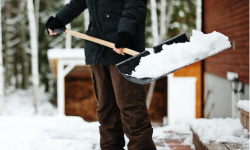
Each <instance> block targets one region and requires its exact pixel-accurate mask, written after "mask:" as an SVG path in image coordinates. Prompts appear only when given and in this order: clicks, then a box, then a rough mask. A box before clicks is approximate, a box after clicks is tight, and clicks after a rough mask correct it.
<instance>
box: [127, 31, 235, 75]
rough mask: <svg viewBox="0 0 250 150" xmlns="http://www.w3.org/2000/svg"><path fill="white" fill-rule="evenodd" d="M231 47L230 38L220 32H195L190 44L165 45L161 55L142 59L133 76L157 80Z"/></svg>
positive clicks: (152, 55)
mask: <svg viewBox="0 0 250 150" xmlns="http://www.w3.org/2000/svg"><path fill="white" fill-rule="evenodd" d="M230 47H231V44H230V41H229V39H228V37H227V36H225V35H223V34H221V33H219V32H216V31H214V32H212V33H209V34H204V33H202V32H200V31H196V30H193V31H192V36H191V37H190V42H185V43H174V44H171V45H163V46H162V51H161V52H160V53H156V54H155V53H151V54H150V55H148V56H146V57H142V58H141V61H140V64H139V65H138V66H137V67H136V68H135V71H133V72H132V74H131V76H133V77H136V78H145V77H150V78H157V77H160V76H162V75H164V74H166V73H169V72H171V71H173V70H176V69H178V68H181V67H184V66H187V65H189V64H192V63H194V62H196V61H199V60H202V59H205V58H207V57H209V56H212V55H214V54H217V53H219V52H221V51H223V50H225V49H228V48H230Z"/></svg>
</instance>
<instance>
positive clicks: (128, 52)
mask: <svg viewBox="0 0 250 150" xmlns="http://www.w3.org/2000/svg"><path fill="white" fill-rule="evenodd" d="M65 33H67V34H70V35H72V36H76V37H79V38H82V39H84V40H88V41H91V42H95V43H97V44H100V45H104V46H107V47H109V48H112V49H113V48H115V44H114V43H111V42H108V41H105V40H102V39H98V38H95V37H92V36H89V35H86V34H83V33H79V32H76V31H72V30H69V29H66V30H65ZM123 52H124V53H126V54H129V55H132V56H135V55H137V54H139V52H137V51H134V50H132V49H128V48H123Z"/></svg>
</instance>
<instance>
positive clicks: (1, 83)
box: [0, 1, 4, 115]
mask: <svg viewBox="0 0 250 150" xmlns="http://www.w3.org/2000/svg"><path fill="white" fill-rule="evenodd" d="M1 12H2V1H0V115H1V113H2V112H3V109H4V92H3V87H4V80H3V76H4V74H3V59H2V58H3V56H2V50H3V45H2V13H1Z"/></svg>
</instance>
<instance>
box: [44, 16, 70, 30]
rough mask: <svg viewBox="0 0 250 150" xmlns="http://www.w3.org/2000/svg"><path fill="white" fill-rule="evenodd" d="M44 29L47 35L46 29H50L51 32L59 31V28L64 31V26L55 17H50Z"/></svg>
mask: <svg viewBox="0 0 250 150" xmlns="http://www.w3.org/2000/svg"><path fill="white" fill-rule="evenodd" d="M45 27H46V29H47V33H48V34H49V31H48V28H50V29H51V30H54V29H60V28H64V29H66V27H65V25H64V24H63V23H62V22H61V21H60V20H59V19H58V18H57V17H53V16H51V17H50V18H49V19H48V21H47V23H46V25H45Z"/></svg>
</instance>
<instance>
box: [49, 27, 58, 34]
mask: <svg viewBox="0 0 250 150" xmlns="http://www.w3.org/2000/svg"><path fill="white" fill-rule="evenodd" d="M48 31H49V35H57V34H58V33H55V32H53V30H51V29H50V28H48Z"/></svg>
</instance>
